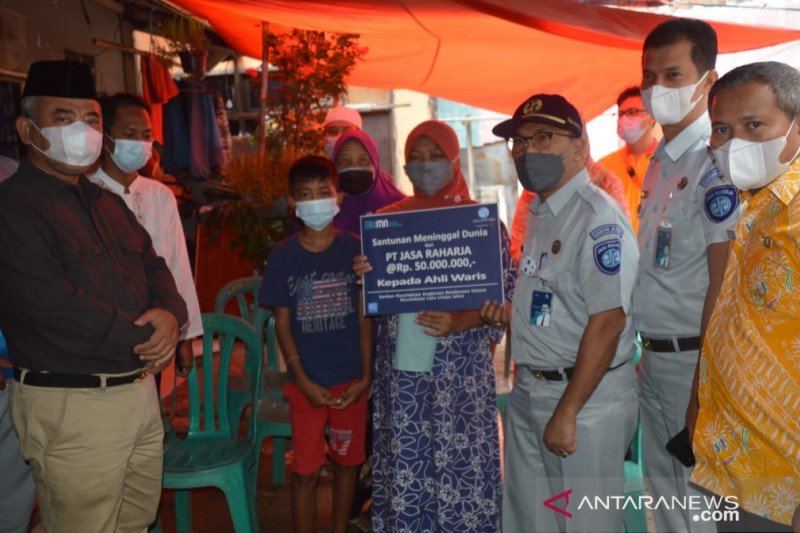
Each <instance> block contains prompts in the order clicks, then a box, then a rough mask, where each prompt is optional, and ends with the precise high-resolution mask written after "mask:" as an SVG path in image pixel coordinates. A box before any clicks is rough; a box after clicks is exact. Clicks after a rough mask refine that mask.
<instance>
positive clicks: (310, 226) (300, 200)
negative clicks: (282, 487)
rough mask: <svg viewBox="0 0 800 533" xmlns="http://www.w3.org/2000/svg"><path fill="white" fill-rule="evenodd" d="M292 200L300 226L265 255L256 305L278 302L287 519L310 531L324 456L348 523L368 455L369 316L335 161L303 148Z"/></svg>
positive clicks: (339, 523)
mask: <svg viewBox="0 0 800 533" xmlns="http://www.w3.org/2000/svg"><path fill="white" fill-rule="evenodd" d="M289 190H290V193H291V195H290V197H289V199H288V203H289V207H290V208H293V209H294V210H295V214H296V215H297V217H298V218H299V219H300V220H302V221H303V223H304V225H305V227H304V228H303V229H302V231H300V232H299V233H297V234H295V235H292V236H291V237H289V238H287V239H284V240H283V241H281V242H279V243H278V244H276V245H275V246H274V247H273V248H272V251H271V252H270V254H269V259H268V260H267V263H266V268H265V270H264V280H263V282H262V284H261V292H260V293H259V298H258V300H259V303H260V304H261V305H263V306H265V307H271V308H273V309H274V310H275V324H276V332H277V336H278V342H279V343H280V346H281V350H282V351H283V355H284V359H285V362H286V367H287V368H288V369H289V383H287V385H286V388H285V389H284V395H285V396H286V400H287V401H288V402H289V415H290V419H291V424H292V448H293V449H294V465H293V467H292V471H293V476H292V487H291V502H292V524H293V526H294V531H295V533H305V532H309V533H311V532H312V531H314V518H315V515H316V489H317V481H318V480H319V472H320V468H321V467H322V465H323V464H324V463H325V426H326V425H327V426H328V428H329V437H328V455H329V457H330V458H331V459H332V460H333V530H334V532H340V533H344V532H345V531H346V530H347V525H348V520H349V516H350V507H351V505H352V501H353V494H354V491H355V486H356V474H357V467H358V465H360V464H361V463H363V462H364V460H365V454H364V445H365V435H364V433H365V429H366V424H367V396H368V394H367V391H368V389H369V387H370V383H371V381H372V350H373V343H372V324H371V320H370V319H369V318H366V317H365V316H364V314H363V310H362V308H361V306H362V303H361V298H360V297H359V290H358V287H357V285H356V276H355V274H354V273H353V267H352V264H353V257H355V256H356V255H359V254H360V253H361V245H360V243H359V240H358V238H357V237H355V236H353V235H350V234H349V233H344V232H341V231H338V230H335V229H334V228H333V225H332V221H333V217H334V216H336V213H338V212H339V204H340V203H341V201H342V193H339V192H337V173H336V167H335V166H334V165H333V163H332V162H331V161H329V160H328V159H325V158H322V157H317V156H307V157H303V158H301V159H298V160H297V161H295V162H294V163H293V164H292V167H291V169H290V170H289Z"/></svg>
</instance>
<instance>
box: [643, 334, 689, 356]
mask: <svg viewBox="0 0 800 533" xmlns="http://www.w3.org/2000/svg"><path fill="white" fill-rule="evenodd" d="M673 341H674V342H673ZM642 346H644V349H645V350H647V351H649V352H690V351H692V350H699V349H700V337H699V336H698V337H674V338H671V339H649V338H647V337H642ZM676 347H677V350H676V349H675V348H676Z"/></svg>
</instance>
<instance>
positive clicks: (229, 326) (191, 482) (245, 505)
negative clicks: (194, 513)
mask: <svg viewBox="0 0 800 533" xmlns="http://www.w3.org/2000/svg"><path fill="white" fill-rule="evenodd" d="M203 329H204V330H205V334H204V336H203V355H202V369H203V376H202V381H203V382H202V391H203V394H202V401H201V393H200V391H201V389H200V387H201V384H200V378H199V376H198V370H197V367H195V368H193V369H192V370H191V371H190V372H189V375H188V377H187V381H188V384H189V433H188V435H187V437H186V438H185V439H182V440H179V439H168V440H167V441H166V443H165V445H164V480H163V483H162V484H163V486H164V488H167V489H174V490H175V516H176V523H177V529H176V530H177V532H178V533H189V532H190V531H192V525H191V502H190V490H191V489H193V488H200V487H216V488H218V489H220V490H222V491H223V492H224V493H225V497H226V498H227V500H228V508H229V509H230V513H231V518H232V521H233V526H234V529H235V531H236V533H250V532H257V531H258V515H257V513H256V483H257V478H258V464H259V458H260V455H261V450H260V447H258V446H257V445H256V439H255V437H256V434H257V431H258V428H257V426H258V418H257V417H251V418H250V422H249V424H248V428H247V435H246V437H245V438H241V439H240V438H236V437H235V436H232V433H231V427H230V421H229V419H228V409H227V407H228V405H227V403H228V371H229V367H230V362H231V354H232V352H233V349H234V345H235V344H236V343H242V344H244V347H245V351H246V358H247V360H248V363H250V365H251V368H253V369H254V371H253V373H252V374H251V381H252V383H251V391H257V390H258V387H256V386H255V384H256V383H259V382H260V380H261V379H262V366H261V361H262V357H261V353H262V348H261V346H262V345H261V338H260V336H259V335H258V333H256V331H255V329H254V328H253V326H251V325H250V324H248V323H247V322H245V321H244V320H242V319H241V318H238V317H234V316H230V315H220V314H204V315H203ZM215 339H216V340H218V342H219V356H216V355H215V354H214V340H215ZM215 375H216V376H217V380H216V381H217V384H216V393H215V390H214V386H215V384H214V381H215V379H214V378H215ZM250 401H251V402H253V403H254V402H255V401H256V393H255V392H253V393H252V397H251V399H250Z"/></svg>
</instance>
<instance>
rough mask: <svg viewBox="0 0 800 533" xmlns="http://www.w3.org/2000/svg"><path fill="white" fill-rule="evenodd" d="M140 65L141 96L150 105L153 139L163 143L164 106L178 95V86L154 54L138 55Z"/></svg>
mask: <svg viewBox="0 0 800 533" xmlns="http://www.w3.org/2000/svg"><path fill="white" fill-rule="evenodd" d="M139 62H140V65H141V67H142V97H143V98H144V101H145V102H147V103H148V105H150V121H151V122H152V124H153V140H155V141H157V142H159V143H161V144H164V108H163V105H164V104H165V103H167V102H168V101H169V100H170V99H172V98H175V97H176V96H178V86H177V85H175V82H174V81H172V76H170V74H169V70H167V67H166V66H164V63H162V60H161V58H159V57H158V56H156V55H155V54H145V55H142V56H140V57H139Z"/></svg>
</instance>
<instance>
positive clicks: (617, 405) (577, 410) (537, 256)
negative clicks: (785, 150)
mask: <svg viewBox="0 0 800 533" xmlns="http://www.w3.org/2000/svg"><path fill="white" fill-rule="evenodd" d="M582 131H583V124H582V122H581V119H580V115H579V114H578V111H577V110H576V109H575V108H574V107H573V106H572V105H571V104H570V103H569V102H567V101H566V100H565V99H564V98H563V97H562V96H559V95H550V94H537V95H534V96H532V97H530V98H529V99H527V100H526V101H525V102H523V104H522V105H520V106H519V108H517V110H516V112H515V113H514V116H513V117H512V118H511V119H509V120H507V121H505V122H502V123H500V124H498V125H497V126H496V127H495V128H494V130H493V132H494V133H495V134H496V135H498V136H500V137H504V138H506V139H508V140H509V146H510V149H511V155H512V157H513V158H514V163H515V166H516V169H517V175H518V177H519V180H520V183H521V184H522V186H523V187H524V188H525V189H527V190H530V191H533V192H536V193H538V197H537V198H536V199H535V200H534V201H533V203H532V204H531V206H530V215H529V217H528V226H527V232H526V235H525V245H524V248H523V252H522V258H521V261H520V274H519V278H518V280H517V290H516V293H515V295H514V300H513V303H512V306H511V309H510V310H509V309H508V308H504V307H500V306H499V305H498V304H496V303H492V302H487V303H486V304H484V306H483V308H482V309H481V312H482V314H483V316H484V318H485V319H486V320H489V321H492V322H508V320H509V318H510V322H511V334H512V346H513V355H514V361H515V362H516V364H517V371H516V381H515V385H514V389H513V391H512V392H511V395H510V397H509V401H508V407H507V409H508V411H507V425H506V439H505V453H506V455H505V465H506V466H505V487H504V490H503V531H504V532H506V533H529V532H531V531H559V530H560V531H619V530H620V529H621V528H622V511H621V510H616V509H614V510H607V511H590V510H588V509H578V504H579V501H580V500H581V499H582V498H583V497H584V496H588V497H589V498H591V499H592V501H594V498H595V496H600V497H604V496H606V495H621V494H622V488H623V487H622V479H621V478H622V470H623V460H624V455H625V450H626V449H627V447H628V444H629V443H630V441H631V439H632V437H633V434H634V432H635V429H636V419H637V402H636V378H635V374H634V369H633V365H632V364H631V357H632V356H633V352H634V330H633V324H632V323H631V320H630V318H629V317H628V313H629V310H630V301H631V291H632V289H633V284H634V280H635V276H636V264H637V261H638V258H639V254H638V251H637V247H636V241H635V239H634V237H633V234H632V232H631V227H630V223H629V222H628V219H627V217H626V216H625V215H624V214H623V213H622V211H621V210H620V208H619V206H618V205H617V204H616V202H615V201H614V200H612V199H611V197H610V196H608V195H607V194H606V193H604V192H603V191H601V190H600V189H598V188H597V187H596V186H594V185H593V184H591V183H590V181H589V176H588V173H587V171H586V168H585V166H584V161H585V158H584V141H583V140H582V139H581V133H582ZM509 314H510V317H509ZM570 490H571V492H569V493H568V494H565V495H562V493H564V492H566V491H570ZM559 495H561V496H559ZM553 497H556V498H555V500H553V501H549V502H548V503H547V504H543V502H545V501H546V500H551V499H552V498H553ZM553 507H556V508H561V509H564V511H563V513H562V512H559V511H555V510H553ZM620 509H621V507H620ZM564 513H566V514H564ZM567 514H569V515H571V518H567Z"/></svg>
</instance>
